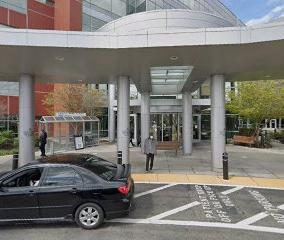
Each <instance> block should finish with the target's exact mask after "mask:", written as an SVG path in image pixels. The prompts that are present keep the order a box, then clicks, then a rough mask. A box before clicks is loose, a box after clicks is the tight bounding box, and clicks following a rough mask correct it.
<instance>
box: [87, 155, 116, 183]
mask: <svg viewBox="0 0 284 240" xmlns="http://www.w3.org/2000/svg"><path fill="white" fill-rule="evenodd" d="M82 166H83V167H85V168H86V169H88V170H90V171H92V172H93V173H95V174H96V175H98V176H100V177H101V178H103V179H104V180H107V181H109V180H111V179H113V178H114V177H115V175H116V172H117V166H116V165H115V164H113V163H110V162H108V161H104V160H101V159H98V158H97V157H93V156H92V157H90V158H88V159H87V160H86V161H85V162H84V164H83V165H82Z"/></svg>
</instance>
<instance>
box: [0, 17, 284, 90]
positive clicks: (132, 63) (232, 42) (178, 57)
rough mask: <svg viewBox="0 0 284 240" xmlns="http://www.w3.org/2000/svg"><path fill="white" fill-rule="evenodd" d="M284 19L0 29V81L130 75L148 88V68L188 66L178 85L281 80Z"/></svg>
mask: <svg viewBox="0 0 284 240" xmlns="http://www.w3.org/2000/svg"><path fill="white" fill-rule="evenodd" d="M283 50H284V23H283V22H279V23H270V24H265V25H258V26H255V27H228V28H200V29H184V30H170V31H161V30H151V31H146V32H143V33H137V34H134V33H124V34H119V33H106V32H94V33H89V32H87V33H82V32H66V31H42V30H19V29H0V53H1V54H0V81H7V80H8V81H19V76H20V75H21V74H22V73H29V74H32V75H33V76H34V78H35V79H36V81H37V82H61V83H113V82H114V81H116V79H117V77H118V76H125V75H127V76H129V77H130V78H131V79H132V81H133V82H134V83H135V85H136V87H137V89H138V90H139V91H140V92H143V91H152V87H151V86H152V84H151V68H153V67H163V66H170V67H175V66H190V67H192V68H193V70H192V72H191V74H190V77H189V78H188V79H187V81H186V82H185V84H184V85H183V88H182V89H181V91H194V90H195V89H197V88H198V87H199V86H200V85H201V83H202V82H203V81H204V80H205V79H206V78H208V77H209V76H211V75H212V74H224V75H226V80H227V81H243V80H263V79H271V80H272V79H283V78H284V54H283Z"/></svg>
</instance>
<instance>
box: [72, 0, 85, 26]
mask: <svg viewBox="0 0 284 240" xmlns="http://www.w3.org/2000/svg"><path fill="white" fill-rule="evenodd" d="M70 30H72V31H82V1H81V0H71V1H70Z"/></svg>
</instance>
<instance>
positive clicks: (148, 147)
mask: <svg viewBox="0 0 284 240" xmlns="http://www.w3.org/2000/svg"><path fill="white" fill-rule="evenodd" d="M156 145H157V142H156V140H155V139H154V137H153V136H150V137H149V138H147V139H146V140H145V142H144V154H146V172H149V163H150V171H152V169H153V165H154V157H155V154H157V149H156Z"/></svg>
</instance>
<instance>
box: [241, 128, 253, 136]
mask: <svg viewBox="0 0 284 240" xmlns="http://www.w3.org/2000/svg"><path fill="white" fill-rule="evenodd" d="M254 134H255V129H254V128H240V129H239V135H240V136H247V137H250V136H253V135H254Z"/></svg>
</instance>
